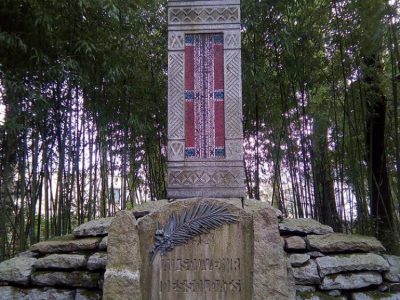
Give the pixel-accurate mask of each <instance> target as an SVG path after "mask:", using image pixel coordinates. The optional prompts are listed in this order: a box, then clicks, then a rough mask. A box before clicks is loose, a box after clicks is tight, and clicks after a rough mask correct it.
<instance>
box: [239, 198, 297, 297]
mask: <svg viewBox="0 0 400 300" xmlns="http://www.w3.org/2000/svg"><path fill="white" fill-rule="evenodd" d="M235 203H236V205H237V206H238V207H240V206H239V205H240V200H239V199H236V200H235ZM245 210H246V212H248V213H251V214H252V216H253V226H254V230H253V231H254V265H253V268H254V270H253V272H254V275H253V281H254V283H253V299H276V300H279V299H282V300H283V299H293V298H294V297H295V289H294V288H290V287H289V286H288V283H289V279H290V278H289V274H288V271H287V268H286V266H287V260H286V257H285V254H284V251H283V247H282V246H280V245H281V238H280V234H279V231H278V222H277V218H276V214H277V213H276V209H272V208H271V207H270V206H267V205H266V204H265V203H262V202H260V201H256V200H249V201H245ZM249 244H250V242H249Z"/></svg>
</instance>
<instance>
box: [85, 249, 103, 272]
mask: <svg viewBox="0 0 400 300" xmlns="http://www.w3.org/2000/svg"><path fill="white" fill-rule="evenodd" d="M106 265H107V252H96V253H94V254H92V255H91V256H89V259H88V262H87V267H88V269H89V270H91V271H92V270H104V269H105V268H106Z"/></svg>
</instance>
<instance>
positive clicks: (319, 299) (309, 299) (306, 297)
mask: <svg viewBox="0 0 400 300" xmlns="http://www.w3.org/2000/svg"><path fill="white" fill-rule="evenodd" d="M333 299H334V300H347V297H345V296H340V297H333V296H329V295H327V294H325V293H323V292H320V291H316V292H298V293H297V294H296V300H333Z"/></svg>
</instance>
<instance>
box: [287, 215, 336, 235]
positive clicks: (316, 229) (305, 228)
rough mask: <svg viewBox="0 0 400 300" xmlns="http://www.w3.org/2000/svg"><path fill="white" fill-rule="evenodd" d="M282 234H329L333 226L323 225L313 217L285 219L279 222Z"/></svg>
mask: <svg viewBox="0 0 400 300" xmlns="http://www.w3.org/2000/svg"><path fill="white" fill-rule="evenodd" d="M279 230H280V232H281V233H282V234H300V235H306V234H327V233H332V232H333V229H332V227H329V226H327V225H323V224H321V223H319V222H318V221H316V220H313V219H305V218H304V219H284V220H283V221H282V222H281V223H279Z"/></svg>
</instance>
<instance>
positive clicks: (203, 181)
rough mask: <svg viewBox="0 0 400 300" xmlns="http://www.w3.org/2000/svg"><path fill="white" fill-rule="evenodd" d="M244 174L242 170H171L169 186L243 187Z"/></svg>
mask: <svg viewBox="0 0 400 300" xmlns="http://www.w3.org/2000/svg"><path fill="white" fill-rule="evenodd" d="M243 178H244V173H243V170H242V169H239V168H238V169H231V170H204V169H198V170H195V169H192V170H188V169H186V170H170V171H169V172H168V186H169V187H179V186H182V187H183V186H190V187H207V186H208V187H214V186H216V187H229V186H242V185H243Z"/></svg>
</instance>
